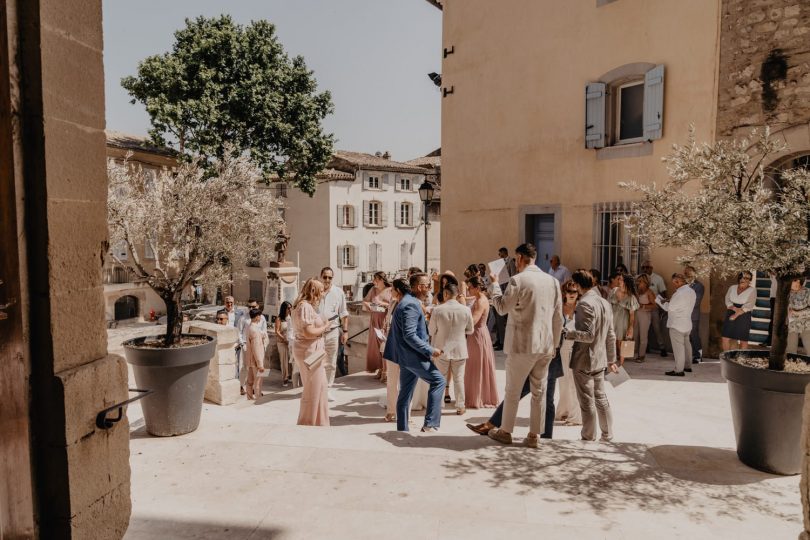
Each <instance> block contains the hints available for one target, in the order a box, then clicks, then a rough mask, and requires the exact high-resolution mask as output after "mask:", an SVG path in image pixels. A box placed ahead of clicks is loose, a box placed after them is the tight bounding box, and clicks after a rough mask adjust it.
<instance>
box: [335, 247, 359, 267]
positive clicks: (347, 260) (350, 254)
mask: <svg viewBox="0 0 810 540" xmlns="http://www.w3.org/2000/svg"><path fill="white" fill-rule="evenodd" d="M356 252H357V250H356V248H355V246H349V245H347V246H339V247H338V265H339V266H340V267H341V268H355V267H356V266H357V264H356V262H355V258H356Z"/></svg>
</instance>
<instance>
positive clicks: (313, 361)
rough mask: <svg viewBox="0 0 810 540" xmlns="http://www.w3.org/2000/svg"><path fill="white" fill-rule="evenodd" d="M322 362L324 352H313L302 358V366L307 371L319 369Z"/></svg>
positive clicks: (324, 358) (324, 356)
mask: <svg viewBox="0 0 810 540" xmlns="http://www.w3.org/2000/svg"><path fill="white" fill-rule="evenodd" d="M324 360H326V351H315V352H314V353H312V354H310V355H309V356H307V357H306V358H304V364H305V365H306V366H307V369H309V370H313V369H315V368H317V367H319V366H320V365H321V363H322V362H323V361H324Z"/></svg>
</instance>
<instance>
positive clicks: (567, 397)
mask: <svg viewBox="0 0 810 540" xmlns="http://www.w3.org/2000/svg"><path fill="white" fill-rule="evenodd" d="M591 274H593V272H591ZM594 281H595V280H594ZM562 294H563V307H562V309H563V326H564V328H565V329H566V330H571V331H573V330H576V325H575V321H574V315H575V314H576V310H577V302H578V301H579V296H580V295H579V289H578V288H577V285H576V283H574V282H573V281H572V280H570V279H569V280H568V281H566V282H565V283H563V284H562ZM573 349H574V342H573V340H570V339H564V340H563V342H562V345H561V346H560V358H561V359H562V368H563V376H562V377H561V378H560V379H558V380H557V386H558V387H559V389H560V401H559V404H558V405H557V407H556V411H555V412H556V419H557V420H563V421H564V422H565V424H566V425H569V426H578V425H581V424H582V411H581V410H580V408H579V399H577V386H576V383H575V382H574V374H573V373H572V372H571V367H570V363H571V353H572V352H573ZM546 429H548V427H546Z"/></svg>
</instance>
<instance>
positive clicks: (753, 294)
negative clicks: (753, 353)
mask: <svg viewBox="0 0 810 540" xmlns="http://www.w3.org/2000/svg"><path fill="white" fill-rule="evenodd" d="M753 280H754V275H753V274H752V273H751V272H749V271H747V270H746V271H744V272H740V273H739V274H737V284H736V285H732V286H731V287H729V288H728V291H727V292H726V318H725V319H724V320H723V328H722V329H721V330H720V335H721V336H722V343H723V350H724V351H728V350H731V348H732V347H736V346H739V347H740V349H747V348H748V339H749V338H750V333H751V312H752V311H754V306H756V302H757V290H756V289H755V288H754V287H752V286H751V282H752V281H753ZM738 344H739V345H738Z"/></svg>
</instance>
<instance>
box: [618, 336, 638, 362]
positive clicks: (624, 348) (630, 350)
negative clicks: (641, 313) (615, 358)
mask: <svg viewBox="0 0 810 540" xmlns="http://www.w3.org/2000/svg"><path fill="white" fill-rule="evenodd" d="M620 343H621V345H620V346H619V355H620V356H621V357H622V358H634V357H635V356H636V342H635V341H633V340H632V339H625V340H622V341H621V342H620Z"/></svg>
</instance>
